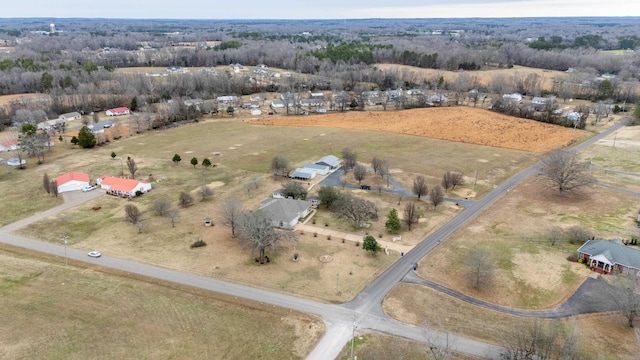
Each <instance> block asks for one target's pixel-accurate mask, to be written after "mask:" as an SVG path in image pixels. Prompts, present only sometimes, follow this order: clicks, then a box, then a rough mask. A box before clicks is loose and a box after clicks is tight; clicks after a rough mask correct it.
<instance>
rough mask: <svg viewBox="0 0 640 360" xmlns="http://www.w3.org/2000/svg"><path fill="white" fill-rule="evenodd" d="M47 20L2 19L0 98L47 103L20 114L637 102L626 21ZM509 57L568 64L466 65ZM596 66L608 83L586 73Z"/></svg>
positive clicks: (505, 61) (635, 41)
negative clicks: (487, 72) (471, 99)
mask: <svg viewBox="0 0 640 360" xmlns="http://www.w3.org/2000/svg"><path fill="white" fill-rule="evenodd" d="M56 21H57V22H58V23H57V24H56V27H55V28H56V29H57V30H55V31H54V32H50V31H48V30H49V24H48V22H47V21H46V20H43V19H33V20H32V21H28V22H26V21H21V20H17V19H2V20H0V48H1V49H2V50H3V53H2V55H1V57H0V95H7V94H24V93H46V94H48V95H49V96H50V98H51V101H50V103H46V104H45V103H43V104H41V105H40V106H38V105H37V104H35V105H34V104H33V103H32V104H30V105H29V108H30V110H37V109H40V110H43V111H45V112H46V114H47V116H48V118H55V117H56V116H57V115H58V114H61V113H65V112H71V111H78V112H80V113H83V114H84V113H90V112H92V111H102V110H105V109H108V108H111V107H117V106H129V105H130V104H132V101H133V100H134V99H135V101H136V104H139V110H141V111H142V112H145V113H156V114H158V113H159V114H160V117H161V118H162V119H161V120H160V122H161V123H162V124H164V125H166V124H167V123H171V122H174V121H180V120H185V119H188V118H193V117H194V116H195V115H196V114H190V113H189V109H188V107H187V106H183V105H181V104H182V103H183V102H182V101H177V102H175V103H174V104H173V105H171V106H158V105H157V104H163V103H166V101H167V100H170V99H180V98H185V99H195V98H199V99H215V98H216V97H217V96H223V95H237V96H240V95H249V94H256V93H265V92H282V93H284V92H288V91H290V92H298V91H323V90H330V91H334V92H339V91H343V90H344V91H348V92H349V91H355V92H357V93H359V92H361V91H366V90H373V89H379V90H389V89H398V88H404V89H411V88H422V89H429V90H434V89H438V90H452V91H456V92H467V91H469V90H472V89H476V90H478V92H479V93H487V92H489V93H509V92H516V91H517V92H519V93H522V94H526V95H531V96H541V95H542V96H544V95H547V94H553V95H555V96H558V98H562V99H568V98H579V99H588V100H610V101H612V102H620V103H622V102H625V103H634V102H636V101H637V96H638V94H637V90H636V89H637V88H638V86H637V85H638V79H639V78H638V77H639V76H640V75H639V74H640V59H639V57H638V55H637V54H636V53H635V52H633V50H634V49H635V48H637V47H638V46H639V45H640V38H638V36H637V35H636V34H638V33H639V32H640V23H639V22H638V21H637V19H634V18H535V19H534V18H532V19H475V20H474V19H409V20H408V19H375V20H367V19H362V20H341V21H330V20H315V21H304V22H302V21H294V20H272V21H231V20H229V21H222V20H197V21H196V20H109V19H91V20H88V19H56ZM380 63H386V64H389V63H391V64H404V65H412V66H417V67H423V68H433V69H438V70H442V71H444V70H447V71H456V72H458V76H457V79H455V81H445V79H444V78H443V77H442V76H435V77H433V78H432V79H424V78H420V77H419V76H417V75H416V74H415V73H414V72H411V71H405V70H385V71H382V70H380V69H379V68H377V67H376V66H375V65H376V64H380ZM229 64H241V65H243V66H256V65H259V64H262V65H264V66H265V67H270V68H277V69H281V70H284V71H291V72H292V74H291V75H292V76H289V77H286V78H283V79H279V80H278V81H275V80H273V79H267V78H265V77H264V76H263V78H260V77H259V76H257V75H255V74H253V73H250V72H249V73H248V75H244V74H242V75H243V76H236V75H237V74H234V73H233V71H231V70H229V69H226V70H222V71H220V70H219V69H215V67H216V66H222V65H224V66H228V65H229ZM514 65H521V66H528V67H537V68H542V69H549V70H560V71H566V72H567V77H566V79H565V80H563V81H556V82H554V85H553V89H544V88H543V87H542V86H541V78H540V77H539V76H538V77H536V76H529V77H526V78H525V77H522V76H513V77H507V76H495V77H494V78H493V79H491V81H489V82H488V83H482V82H480V81H479V80H478V78H477V77H476V76H474V70H479V69H494V68H510V67H512V66H514ZM124 67H127V68H129V67H140V68H141V69H142V68H143V67H161V68H165V67H167V68H168V67H173V69H181V68H201V69H199V70H202V71H197V72H196V71H191V72H185V73H180V74H172V75H178V76H165V77H154V76H149V73H148V72H145V71H143V70H141V71H140V72H139V73H137V72H120V71H117V70H118V69H119V68H124ZM205 70H206V71H205ZM603 74H605V75H607V76H611V75H612V77H607V78H605V79H600V80H601V81H596V80H594V79H596V78H598V77H601V76H602V75H603ZM165 75H166V74H165ZM603 83H605V85H606V86H603V85H602V84H603ZM360 106H361V105H360ZM385 107H386V106H385ZM21 108H24V104H21V103H19V102H17V103H15V104H14V106H11V107H9V108H0V124H1V125H0V126H7V125H9V124H11V119H12V117H14V116H15V114H16V111H18V110H20V109H21ZM216 110H217V108H212V107H211V106H209V107H205V109H204V111H205V112H209V111H216ZM221 110H223V111H224V110H225V109H221ZM150 121H151V120H150ZM162 124H161V125H162Z"/></svg>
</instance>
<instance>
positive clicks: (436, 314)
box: [383, 284, 640, 360]
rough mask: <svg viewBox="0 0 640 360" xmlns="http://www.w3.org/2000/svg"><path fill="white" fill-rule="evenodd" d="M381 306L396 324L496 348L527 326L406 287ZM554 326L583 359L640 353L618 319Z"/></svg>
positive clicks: (586, 318) (581, 319)
mask: <svg viewBox="0 0 640 360" xmlns="http://www.w3.org/2000/svg"><path fill="white" fill-rule="evenodd" d="M383 307H384V309H385V312H386V313H387V314H389V315H391V316H393V317H394V318H396V319H398V320H401V321H404V322H407V323H411V324H414V325H416V326H429V327H431V328H435V329H438V330H441V331H445V332H450V333H454V334H460V335H463V336H466V337H470V338H476V339H480V340H482V341H488V342H491V343H494V344H496V345H498V346H504V345H505V343H504V340H505V334H509V333H511V332H513V330H514V329H518V328H520V327H522V326H524V325H525V324H526V323H527V322H530V321H532V320H530V319H524V318H520V317H515V316H508V315H504V314H500V313H496V312H494V311H490V310H484V309H481V308H478V307H476V306H472V305H469V304H467V303H465V302H461V301H459V300H457V299H453V298H451V297H449V296H447V295H443V294H441V293H438V292H435V291H433V290H431V289H428V288H426V287H423V286H418V285H408V284H400V285H398V286H396V287H395V288H394V289H393V290H392V291H391V293H390V295H389V296H388V297H387V298H386V299H385V302H384V304H383ZM551 321H553V320H544V321H543V322H547V323H548V322H551ZM557 323H558V324H561V325H562V326H563V327H564V328H565V329H568V328H572V329H574V330H575V331H576V334H577V336H578V343H579V345H580V351H581V358H583V359H589V360H591V359H594V360H595V359H604V360H613V359H624V360H633V359H637V354H638V353H639V352H640V346H639V345H638V343H637V340H636V337H635V334H634V332H633V329H630V328H629V327H628V326H627V325H626V319H625V318H624V317H623V316H622V315H619V314H600V315H598V314H596V315H581V316H578V317H575V318H572V319H568V320H560V321H558V322H557Z"/></svg>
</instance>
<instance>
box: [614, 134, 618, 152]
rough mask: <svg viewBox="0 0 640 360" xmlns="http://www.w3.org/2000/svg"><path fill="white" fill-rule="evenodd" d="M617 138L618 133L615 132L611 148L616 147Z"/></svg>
mask: <svg viewBox="0 0 640 360" xmlns="http://www.w3.org/2000/svg"><path fill="white" fill-rule="evenodd" d="M617 138H618V133H615V134H614V135H613V148H614V149H615V148H616V139H617Z"/></svg>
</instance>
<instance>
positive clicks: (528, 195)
mask: <svg viewBox="0 0 640 360" xmlns="http://www.w3.org/2000/svg"><path fill="white" fill-rule="evenodd" d="M639 202H640V201H638V199H635V198H632V197H629V196H627V195H625V194H623V193H618V192H615V191H613V190H608V189H604V188H598V187H594V188H592V189H589V190H586V191H585V193H583V194H581V195H579V196H578V195H575V196H565V197H563V198H561V197H558V196H557V193H556V192H555V191H553V190H549V189H548V188H547V187H546V185H545V183H544V182H543V181H542V179H536V178H533V179H529V180H528V181H526V182H524V183H523V184H521V185H519V186H517V187H515V188H513V189H511V191H510V192H509V193H508V194H507V195H505V196H504V198H502V199H501V201H500V203H499V204H496V205H493V206H491V207H490V208H488V209H487V210H485V211H484V212H483V213H482V214H480V215H479V216H478V217H477V218H476V219H474V220H473V221H472V222H471V223H470V224H468V225H467V226H466V227H465V228H464V229H461V230H460V231H458V232H457V233H455V234H454V235H453V236H452V237H451V238H449V239H448V240H447V241H446V242H444V243H443V244H442V245H441V246H439V247H438V248H437V249H436V250H434V251H433V252H432V253H431V254H429V255H428V256H427V257H426V258H424V259H423V260H422V265H423V266H421V267H419V269H418V272H419V273H420V274H421V275H422V276H424V277H426V278H428V279H431V280H433V281H437V282H439V283H441V284H444V285H446V286H448V287H450V288H453V289H456V290H457V291H460V292H463V293H468V294H471V295H473V296H475V297H478V298H480V299H483V300H486V301H488V302H491V303H496V304H501V305H504V306H511V307H517V308H529V309H540V308H552V307H554V306H556V305H558V304H559V303H561V302H562V301H563V300H564V299H566V298H567V297H568V296H569V295H570V294H572V293H573V291H574V290H575V289H576V288H577V287H578V286H579V285H580V284H581V283H582V281H583V280H584V279H585V278H586V277H587V276H588V275H589V274H590V271H589V270H588V269H587V268H586V267H585V266H584V265H581V264H578V263H577V262H569V261H567V260H566V258H567V256H569V255H571V254H574V253H575V251H576V250H577V248H578V247H579V246H580V245H582V244H570V243H568V242H559V243H556V244H555V245H552V244H551V242H550V240H549V230H550V229H551V228H552V227H554V226H559V227H562V228H565V229H566V228H569V227H570V226H574V225H579V226H583V227H585V228H587V229H589V230H591V231H592V232H593V235H594V236H595V237H596V238H601V239H610V238H623V239H630V238H631V236H632V235H633V234H637V228H636V227H635V224H634V222H633V220H634V219H635V217H634V216H635V214H636V213H637V206H638V203H639ZM478 247H479V248H483V249H485V250H487V251H488V252H490V253H491V255H492V261H493V262H494V263H495V264H496V273H495V278H494V280H493V282H492V283H491V284H489V285H487V286H486V287H484V288H482V289H481V290H476V289H474V288H473V287H472V286H471V284H469V281H468V280H467V279H468V277H467V275H466V271H465V269H464V267H462V266H457V265H456V264H462V263H463V262H464V259H465V256H466V255H467V253H468V251H469V250H470V249H472V248H478Z"/></svg>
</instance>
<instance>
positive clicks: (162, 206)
mask: <svg viewBox="0 0 640 360" xmlns="http://www.w3.org/2000/svg"><path fill="white" fill-rule="evenodd" d="M152 208H153V211H155V213H156V214H157V215H158V216H165V215H167V212H168V211H169V210H171V202H170V201H169V200H168V199H165V198H159V199H156V200H155V201H154V202H153V205H152Z"/></svg>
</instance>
